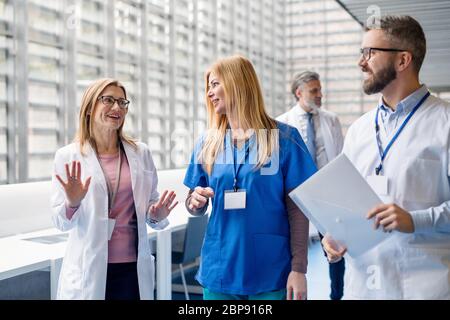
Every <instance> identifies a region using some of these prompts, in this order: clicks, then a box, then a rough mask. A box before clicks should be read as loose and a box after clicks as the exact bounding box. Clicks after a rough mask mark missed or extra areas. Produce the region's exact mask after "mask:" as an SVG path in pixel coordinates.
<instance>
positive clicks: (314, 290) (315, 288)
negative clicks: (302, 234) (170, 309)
mask: <svg viewBox="0 0 450 320" xmlns="http://www.w3.org/2000/svg"><path fill="white" fill-rule="evenodd" d="M196 271H197V269H196V268H192V269H190V270H188V271H187V272H186V282H187V283H188V285H198V283H197V281H196V280H195V279H194V276H195V273H196ZM307 280H308V299H309V300H328V299H329V297H328V296H329V294H330V289H329V288H330V280H329V277H328V262H327V260H326V258H325V257H324V255H323V251H322V248H321V246H320V243H319V242H318V241H314V242H311V243H310V245H309V251H308V274H307ZM173 283H174V284H178V285H177V287H178V288H181V286H180V285H181V278H177V279H174V281H173ZM196 289H197V290H196V291H198V289H199V288H198V287H197V288H196ZM189 297H190V299H191V300H202V295H201V294H193V293H191V294H189ZM172 300H185V295H184V293H183V292H181V290H180V292H178V290H177V292H176V291H173V292H172Z"/></svg>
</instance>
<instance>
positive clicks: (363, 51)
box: [359, 47, 407, 61]
mask: <svg viewBox="0 0 450 320" xmlns="http://www.w3.org/2000/svg"><path fill="white" fill-rule="evenodd" d="M372 50H378V51H387V52H402V51H407V50H403V49H394V48H371V47H367V48H361V49H359V52H360V53H361V55H362V57H363V58H364V60H366V61H368V60H370V56H371V54H372Z"/></svg>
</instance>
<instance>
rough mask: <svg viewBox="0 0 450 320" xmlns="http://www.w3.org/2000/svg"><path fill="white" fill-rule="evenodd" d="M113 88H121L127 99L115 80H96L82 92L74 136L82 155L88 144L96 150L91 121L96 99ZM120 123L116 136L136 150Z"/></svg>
mask: <svg viewBox="0 0 450 320" xmlns="http://www.w3.org/2000/svg"><path fill="white" fill-rule="evenodd" d="M109 86H115V87H118V88H121V89H122V90H123V93H124V95H125V99H126V98H127V91H126V90H125V87H124V86H123V85H122V84H121V83H120V82H119V81H118V80H115V79H110V78H104V79H98V80H96V81H95V82H94V83H92V84H91V85H90V86H89V87H88V88H87V89H86V91H85V92H84V94H83V98H82V99H81V108H80V116H79V120H80V121H79V122H80V125H79V127H78V131H77V134H76V136H75V142H78V143H79V144H80V150H81V153H82V154H83V155H84V151H85V146H86V144H90V145H91V146H92V147H93V148H94V149H96V147H97V146H96V142H95V139H94V137H93V129H94V121H92V117H93V115H94V114H95V111H96V106H97V102H98V97H100V96H101V94H102V93H103V91H104V90H105V89H106V88H107V87H109ZM124 124H125V121H124V123H122V125H121V126H120V128H119V129H118V130H117V135H118V137H119V140H120V141H125V142H128V143H129V144H131V145H132V146H133V147H135V148H137V145H136V142H135V141H134V139H132V138H130V137H128V136H126V135H125V134H124V133H123V125H124Z"/></svg>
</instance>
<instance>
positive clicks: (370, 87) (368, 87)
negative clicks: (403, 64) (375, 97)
mask: <svg viewBox="0 0 450 320" xmlns="http://www.w3.org/2000/svg"><path fill="white" fill-rule="evenodd" d="M363 71H368V69H367V68H364V69H363ZM395 78H397V72H396V71H395V67H394V62H393V61H390V63H389V64H388V65H387V66H386V67H385V68H383V69H381V70H380V71H378V72H377V73H372V77H370V78H367V79H365V80H364V82H363V90H364V92H365V93H366V94H374V93H378V92H381V90H383V89H384V88H385V87H386V86H387V85H388V84H389V83H391V82H392V81H393V80H395Z"/></svg>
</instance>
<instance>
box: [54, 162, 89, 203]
mask: <svg viewBox="0 0 450 320" xmlns="http://www.w3.org/2000/svg"><path fill="white" fill-rule="evenodd" d="M65 167H66V175H67V182H64V180H63V179H62V178H61V177H60V176H59V175H56V179H58V181H59V183H61V185H62V187H63V189H64V191H65V193H66V199H67V203H68V205H69V207H73V208H75V207H78V206H79V205H80V203H81V201H82V200H83V199H84V197H85V196H86V193H87V192H88V189H89V184H90V183H91V177H89V178H87V179H86V181H85V182H84V183H83V182H82V181H81V164H80V162H79V161H72V168H71V169H72V170H70V169H69V164H68V163H66V165H65Z"/></svg>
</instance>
